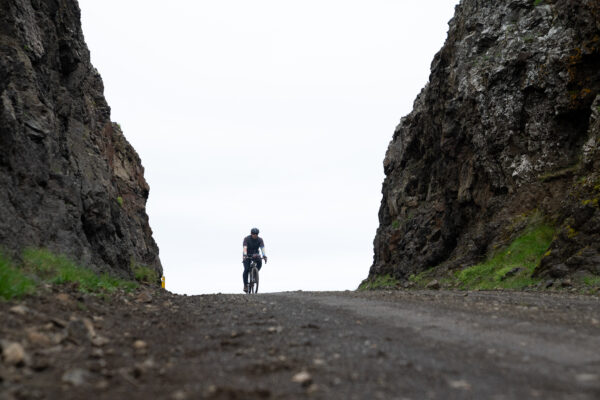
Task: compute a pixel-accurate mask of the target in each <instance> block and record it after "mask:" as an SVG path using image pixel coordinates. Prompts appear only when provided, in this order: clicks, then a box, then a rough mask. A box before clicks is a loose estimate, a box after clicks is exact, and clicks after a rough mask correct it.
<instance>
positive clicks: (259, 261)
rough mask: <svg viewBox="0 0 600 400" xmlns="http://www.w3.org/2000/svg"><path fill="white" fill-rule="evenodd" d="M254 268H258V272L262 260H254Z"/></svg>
mask: <svg viewBox="0 0 600 400" xmlns="http://www.w3.org/2000/svg"><path fill="white" fill-rule="evenodd" d="M256 268H258V270H259V271H260V269H261V268H262V259H260V258H259V259H258V260H256Z"/></svg>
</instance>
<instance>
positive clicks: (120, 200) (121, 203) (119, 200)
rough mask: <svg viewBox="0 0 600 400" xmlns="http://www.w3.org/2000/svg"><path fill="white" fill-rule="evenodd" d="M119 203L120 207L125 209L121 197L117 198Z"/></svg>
mask: <svg viewBox="0 0 600 400" xmlns="http://www.w3.org/2000/svg"><path fill="white" fill-rule="evenodd" d="M117 203H119V205H120V206H121V207H123V198H122V197H121V196H119V197H117Z"/></svg>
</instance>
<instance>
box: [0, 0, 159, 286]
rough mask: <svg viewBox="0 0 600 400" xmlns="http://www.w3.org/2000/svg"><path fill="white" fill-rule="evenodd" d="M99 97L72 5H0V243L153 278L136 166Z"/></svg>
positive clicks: (64, 1) (154, 255)
mask: <svg viewBox="0 0 600 400" xmlns="http://www.w3.org/2000/svg"><path fill="white" fill-rule="evenodd" d="M103 90H104V88H103V84H102V79H101V78H100V75H99V74H98V71H96V69H95V68H94V67H93V66H92V65H91V64H90V56H89V51H88V49H87V46H86V44H85V41H84V38H83V34H82V31H81V23H80V11H79V5H78V3H77V1H76V0H0V246H2V247H3V249H4V251H5V252H8V253H11V254H12V255H13V256H16V257H18V254H19V253H20V251H21V250H22V249H23V248H25V247H47V248H49V249H50V250H52V251H55V252H58V253H63V254H66V255H68V256H70V257H71V258H73V259H75V260H77V261H78V262H80V263H82V264H85V265H88V266H90V267H91V268H93V269H96V270H98V271H112V272H116V273H118V274H120V275H130V274H131V265H132V264H144V265H146V266H149V267H151V268H153V269H154V270H156V271H157V272H161V271H162V267H161V264H160V260H159V258H158V247H157V246H156V243H155V242H154V240H153V238H152V231H151V229H150V226H149V224H148V216H147V215H146V211H145V204H146V200H147V198H148V191H149V187H148V184H147V183H146V181H145V180H144V176H143V174H144V169H143V167H142V165H141V161H140V158H139V157H138V155H137V153H136V152H135V150H134V149H133V148H132V147H131V145H130V144H129V143H128V142H127V140H126V139H125V137H124V136H123V133H122V132H121V129H120V127H119V126H118V125H117V124H115V123H112V122H111V120H110V108H109V106H108V105H107V103H106V100H105V99H104V95H103Z"/></svg>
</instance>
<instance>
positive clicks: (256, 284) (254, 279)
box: [252, 267, 258, 293]
mask: <svg viewBox="0 0 600 400" xmlns="http://www.w3.org/2000/svg"><path fill="white" fill-rule="evenodd" d="M252 278H253V279H252V280H253V281H254V293H258V268H256V267H254V268H252Z"/></svg>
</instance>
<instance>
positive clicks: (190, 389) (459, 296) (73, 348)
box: [0, 290, 600, 400]
mask: <svg viewBox="0 0 600 400" xmlns="http://www.w3.org/2000/svg"><path fill="white" fill-rule="evenodd" d="M19 305H20V306H22V307H24V310H23V309H21V311H20V312H17V311H15V309H14V307H15V306H19ZM0 318H2V320H3V321H6V322H7V323H6V324H4V325H2V326H1V327H0V335H1V336H0V338H1V339H2V342H1V343H2V346H3V348H4V349H5V350H6V349H7V348H8V347H9V344H10V343H20V344H21V345H22V347H23V349H24V353H25V357H24V358H23V360H22V362H20V363H19V362H16V363H15V362H10V363H9V362H8V361H7V357H6V354H5V356H4V361H3V363H1V364H0V388H1V389H2V391H0V393H2V394H0V399H11V400H12V399H19V398H64V396H65V395H68V397H69V398H89V397H90V395H93V396H94V398H101V399H115V398H116V399H125V398H127V399H131V400H133V399H138V398H139V399H147V398H166V399H176V400H183V399H196V398H208V399H295V398H315V399H378V398H380V399H525V398H527V399H529V398H540V399H598V398H600V298H598V297H597V296H593V297H591V296H574V295H566V294H540V293H515V292H470V293H465V292H443V291H440V292H437V291H420V292H419V291H393V292H392V291H390V292H290V293H274V294H259V295H253V296H249V295H226V294H217V295H206V296H177V295H173V294H170V293H168V292H165V291H151V290H146V291H141V292H138V293H134V294H122V295H119V296H113V297H112V298H111V299H109V300H107V299H104V300H101V299H100V298H98V297H96V296H89V295H86V296H82V295H79V294H77V293H69V294H65V293H60V294H52V295H47V296H45V297H43V298H39V297H36V298H30V299H27V300H25V301H24V302H22V303H1V304H0ZM77 321H83V323H81V324H79V325H80V326H83V327H84V328H82V329H80V332H79V333H77V329H76V327H77V326H78V324H77ZM23 332H27V334H24V333H23ZM31 332H35V333H37V334H38V335H33V336H32V334H31ZM40 335H42V336H43V335H46V336H47V337H48V338H49V340H48V341H44V340H42V339H40V337H41V336H40ZM78 335H79V336H78ZM99 338H100V339H99Z"/></svg>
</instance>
